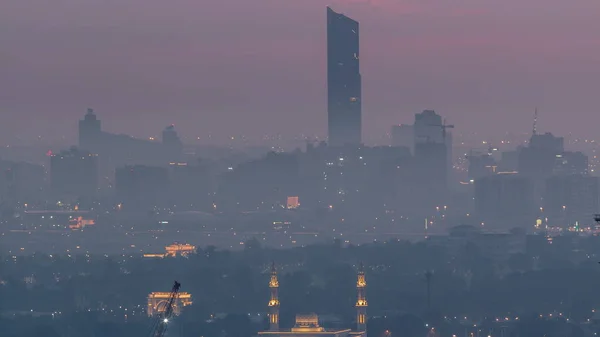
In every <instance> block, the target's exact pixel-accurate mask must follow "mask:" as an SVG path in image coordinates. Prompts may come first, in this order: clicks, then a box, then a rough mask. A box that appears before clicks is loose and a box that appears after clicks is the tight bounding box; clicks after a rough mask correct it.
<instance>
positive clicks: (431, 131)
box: [414, 110, 444, 144]
mask: <svg viewBox="0 0 600 337" xmlns="http://www.w3.org/2000/svg"><path fill="white" fill-rule="evenodd" d="M440 125H442V116H440V115H438V114H437V113H435V111H433V110H423V112H420V113H416V114H415V124H414V130H415V132H414V135H415V144H417V143H426V142H434V143H444V139H443V135H442V129H441V127H440Z"/></svg>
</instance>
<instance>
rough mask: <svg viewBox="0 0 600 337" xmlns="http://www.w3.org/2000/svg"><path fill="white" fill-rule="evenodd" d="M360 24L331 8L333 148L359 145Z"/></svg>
mask: <svg viewBox="0 0 600 337" xmlns="http://www.w3.org/2000/svg"><path fill="white" fill-rule="evenodd" d="M359 64H360V60H359V31H358V22H356V21H354V20H352V19H350V18H349V17H347V16H345V15H343V14H339V13H336V12H334V11H333V10H332V9H331V8H329V7H327V101H328V106H327V115H328V116H327V117H328V118H327V119H328V131H329V144H330V145H332V146H343V145H348V144H351V145H359V144H360V143H361V132H362V130H361V129H362V112H361V110H362V109H361V105H362V97H361V77H360V67H359Z"/></svg>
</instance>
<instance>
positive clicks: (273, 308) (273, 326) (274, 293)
mask: <svg viewBox="0 0 600 337" xmlns="http://www.w3.org/2000/svg"><path fill="white" fill-rule="evenodd" d="M269 288H270V289H271V299H270V300H269V330H270V331H279V294H278V289H279V281H278V280H277V270H276V269H275V262H273V264H272V265H271V280H270V281H269Z"/></svg>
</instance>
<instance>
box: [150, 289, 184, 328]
mask: <svg viewBox="0 0 600 337" xmlns="http://www.w3.org/2000/svg"><path fill="white" fill-rule="evenodd" d="M180 287H181V284H180V283H179V282H177V281H175V284H173V289H171V294H170V295H169V299H168V300H167V302H166V304H165V309H164V311H161V312H160V313H159V314H158V316H157V318H156V319H155V320H154V323H153V324H152V328H151V330H150V333H149V334H148V336H149V337H164V336H165V333H166V332H167V327H168V326H169V321H170V320H171V317H172V316H173V306H174V305H175V301H177V299H178V298H179V288H180Z"/></svg>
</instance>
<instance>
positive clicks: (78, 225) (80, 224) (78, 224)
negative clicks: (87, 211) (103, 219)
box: [69, 216, 96, 230]
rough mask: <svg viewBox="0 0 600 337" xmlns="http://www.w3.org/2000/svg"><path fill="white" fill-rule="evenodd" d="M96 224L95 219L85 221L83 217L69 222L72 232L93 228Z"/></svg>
mask: <svg viewBox="0 0 600 337" xmlns="http://www.w3.org/2000/svg"><path fill="white" fill-rule="evenodd" d="M95 224H96V222H95V221H94V220H93V219H84V218H83V217H82V216H78V217H77V218H74V219H71V221H69V228H70V229H72V230H77V229H84V228H85V227H87V226H93V225H95Z"/></svg>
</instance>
